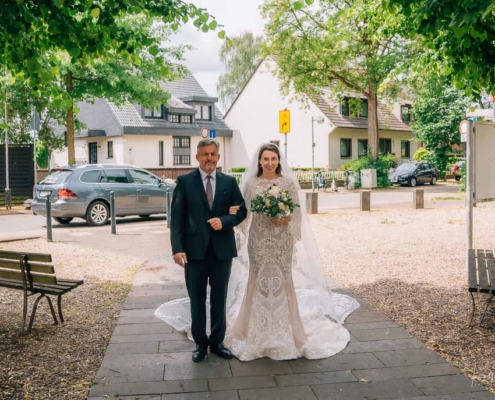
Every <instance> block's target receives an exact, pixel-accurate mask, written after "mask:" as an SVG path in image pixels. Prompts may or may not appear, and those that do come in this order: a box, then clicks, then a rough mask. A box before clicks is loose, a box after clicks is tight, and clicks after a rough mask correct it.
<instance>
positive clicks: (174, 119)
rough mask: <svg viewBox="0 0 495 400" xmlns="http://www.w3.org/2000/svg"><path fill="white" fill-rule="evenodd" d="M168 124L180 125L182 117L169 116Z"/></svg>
mask: <svg viewBox="0 0 495 400" xmlns="http://www.w3.org/2000/svg"><path fill="white" fill-rule="evenodd" d="M168 122H174V123H176V124H178V123H179V122H180V116H179V115H177V114H168Z"/></svg>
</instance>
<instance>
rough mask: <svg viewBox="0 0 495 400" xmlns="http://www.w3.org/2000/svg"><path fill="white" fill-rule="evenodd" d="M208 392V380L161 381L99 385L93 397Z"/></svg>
mask: <svg viewBox="0 0 495 400" xmlns="http://www.w3.org/2000/svg"><path fill="white" fill-rule="evenodd" d="M206 390H208V384H207V382H206V380H189V381H167V382H164V381H161V382H133V383H110V384H107V385H105V384H99V385H95V386H93V387H92V388H91V392H90V393H89V395H90V397H91V396H108V397H107V398H113V397H114V396H115V395H121V396H144V395H152V394H154V395H159V394H167V393H189V392H204V391H206Z"/></svg>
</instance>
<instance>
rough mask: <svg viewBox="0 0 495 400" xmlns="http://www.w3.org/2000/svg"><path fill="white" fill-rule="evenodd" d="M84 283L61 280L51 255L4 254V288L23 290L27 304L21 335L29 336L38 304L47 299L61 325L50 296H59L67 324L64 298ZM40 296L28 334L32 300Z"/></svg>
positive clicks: (0, 260)
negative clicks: (28, 318) (31, 298)
mask: <svg viewBox="0 0 495 400" xmlns="http://www.w3.org/2000/svg"><path fill="white" fill-rule="evenodd" d="M83 283H84V281H82V280H69V279H57V277H56V276H55V269H54V267H53V265H52V256H51V255H50V254H39V253H25V252H15V251H1V250H0V286H1V287H5V288H9V289H17V290H22V291H23V294H24V304H23V310H22V323H21V335H24V334H28V333H29V332H30V331H31V328H32V326H33V322H34V317H35V315H36V309H37V308H38V303H39V302H40V300H41V299H42V298H46V299H47V301H48V305H49V306H50V310H51V313H52V317H53V321H54V322H55V325H56V324H58V321H57V317H56V316H55V310H54V308H53V304H52V301H51V299H50V297H48V296H47V295H52V296H57V305H58V315H59V317H60V321H61V322H64V316H63V314H62V295H64V294H65V293H67V292H70V291H71V290H72V289H74V288H76V287H77V286H79V285H82V284H83ZM32 295H39V296H38V297H37V299H36V301H35V302H34V305H33V309H32V311H31V318H30V321H29V326H28V329H27V331H26V330H25V326H26V320H27V311H28V298H29V296H32Z"/></svg>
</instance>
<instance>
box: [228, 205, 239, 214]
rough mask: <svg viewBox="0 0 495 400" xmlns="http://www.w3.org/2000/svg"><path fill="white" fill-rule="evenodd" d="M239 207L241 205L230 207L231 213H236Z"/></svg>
mask: <svg viewBox="0 0 495 400" xmlns="http://www.w3.org/2000/svg"><path fill="white" fill-rule="evenodd" d="M239 208H241V207H240V206H231V207H230V208H229V214H231V215H236V214H237V211H239Z"/></svg>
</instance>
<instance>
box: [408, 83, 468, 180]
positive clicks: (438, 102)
mask: <svg viewBox="0 0 495 400" xmlns="http://www.w3.org/2000/svg"><path fill="white" fill-rule="evenodd" d="M423 76H424V75H423ZM469 104H470V100H469V98H467V97H466V96H465V94H464V92H463V91H460V90H458V89H456V88H454V87H452V86H451V85H449V84H448V81H447V79H445V78H444V79H441V78H439V77H437V76H435V75H430V76H426V78H421V79H419V82H417V84H416V98H415V100H414V105H413V110H412V112H413V115H414V120H413V122H412V123H411V129H412V131H413V133H414V136H415V139H416V140H417V141H420V142H425V144H426V149H427V150H429V151H430V154H429V155H428V158H429V159H430V160H431V161H432V162H433V163H434V164H435V166H436V167H437V169H438V170H439V171H440V173H441V175H444V174H445V172H446V171H447V163H448V160H449V157H450V156H449V154H451V153H452V145H453V144H460V139H461V137H460V133H459V124H460V122H461V121H462V120H463V119H464V118H465V115H466V108H467V107H468V106H469Z"/></svg>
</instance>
